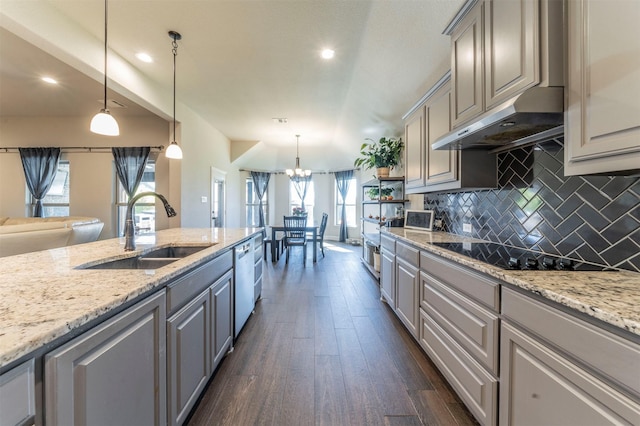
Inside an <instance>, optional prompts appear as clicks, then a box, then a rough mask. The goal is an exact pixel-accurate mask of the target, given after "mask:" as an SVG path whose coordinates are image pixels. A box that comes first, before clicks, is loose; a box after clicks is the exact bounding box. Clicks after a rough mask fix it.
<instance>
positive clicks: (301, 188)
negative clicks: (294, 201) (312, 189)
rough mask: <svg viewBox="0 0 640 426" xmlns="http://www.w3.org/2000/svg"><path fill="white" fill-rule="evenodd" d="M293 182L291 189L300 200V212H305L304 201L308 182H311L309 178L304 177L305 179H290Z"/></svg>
mask: <svg viewBox="0 0 640 426" xmlns="http://www.w3.org/2000/svg"><path fill="white" fill-rule="evenodd" d="M291 180H292V181H293V187H294V188H295V190H296V194H298V197H300V199H301V200H302V206H301V207H302V210H305V208H304V199H305V198H306V197H307V188H309V182H311V176H310V175H309V176H305V177H295V178H292V179H291Z"/></svg>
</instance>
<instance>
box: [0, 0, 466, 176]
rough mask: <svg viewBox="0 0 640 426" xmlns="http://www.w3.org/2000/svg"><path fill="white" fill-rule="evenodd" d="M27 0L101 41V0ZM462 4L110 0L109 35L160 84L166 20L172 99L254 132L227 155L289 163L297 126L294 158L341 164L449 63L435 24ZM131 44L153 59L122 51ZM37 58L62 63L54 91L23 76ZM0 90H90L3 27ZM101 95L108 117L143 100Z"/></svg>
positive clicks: (44, 104)
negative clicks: (239, 152)
mask: <svg viewBox="0 0 640 426" xmlns="http://www.w3.org/2000/svg"><path fill="white" fill-rule="evenodd" d="M7 1H12V0H0V5H1V4H2V3H3V2H7ZM40 1H43V2H46V3H48V4H50V5H53V6H54V7H55V8H57V9H58V10H59V11H60V12H61V13H62V14H63V15H66V16H67V17H68V19H70V20H71V21H74V22H75V23H77V24H78V25H79V26H80V27H81V28H83V29H84V31H86V32H87V33H89V34H91V35H93V37H95V38H96V39H99V40H103V37H104V35H103V30H104V24H103V12H104V9H103V8H104V3H103V1H102V0H40ZM463 3H464V0H418V1H409V0H373V1H371V0H366V1H365V0H340V1H327V0H313V1H306V0H288V1H269V0H263V1H243V0H234V1H218V0H136V1H131V0H110V1H109V47H110V49H112V50H113V51H114V52H116V53H117V54H118V55H119V56H121V57H122V58H124V59H125V60H126V61H128V62H129V63H131V64H132V65H133V66H135V67H136V68H138V69H139V70H140V71H141V72H142V73H143V74H145V75H147V76H148V77H149V78H150V79H151V80H153V81H156V82H157V83H158V84H159V85H161V87H166V88H167V91H168V92H169V93H171V88H172V61H173V56H172V54H171V39H170V38H169V36H168V35H167V31H168V30H175V31H178V32H180V33H181V34H182V36H183V39H182V40H181V41H180V42H179V48H178V57H177V94H178V98H179V101H181V102H182V103H184V104H186V105H189V106H190V107H191V108H192V109H193V110H194V111H196V112H197V113H198V114H199V115H201V116H202V117H203V118H204V119H205V120H207V121H208V122H210V123H211V125H213V126H214V127H216V128H217V129H218V130H220V131H221V132H222V133H223V134H224V135H225V136H227V137H228V138H229V139H230V140H231V141H232V143H240V142H241V141H253V142H259V143H258V144H256V146H255V147H254V148H253V149H252V150H250V151H249V152H248V153H247V154H246V155H243V156H241V157H240V158H238V160H237V161H236V163H235V164H237V165H238V167H241V168H250V169H259V170H281V169H284V168H287V167H291V166H292V163H293V160H294V157H295V134H300V135H301V137H300V158H301V163H302V166H303V167H304V168H311V169H313V170H338V169H341V168H347V167H350V166H351V165H352V163H353V159H354V158H355V156H356V155H357V152H358V148H359V146H360V145H361V144H362V142H363V141H364V139H365V138H366V137H371V138H374V139H377V138H379V137H381V136H399V135H401V134H402V131H403V125H402V118H401V117H402V115H403V114H404V113H406V112H407V111H408V110H409V108H410V107H411V106H412V105H413V104H414V103H415V102H416V101H417V100H418V99H419V98H420V97H421V96H422V95H423V94H424V92H426V90H427V89H428V88H429V87H430V86H431V85H432V84H433V83H435V82H436V81H437V80H438V79H439V78H440V77H441V75H442V74H444V72H445V71H446V70H448V69H449V48H450V45H449V38H448V37H447V36H444V35H442V34H441V32H442V30H443V29H444V27H445V26H446V24H447V23H448V22H449V20H450V19H451V18H452V17H453V15H454V14H455V12H456V11H457V10H458V9H459V8H460V7H461V5H462V4H463ZM324 47H330V48H332V49H334V50H335V51H336V56H335V58H334V59H333V60H331V61H325V60H323V59H321V58H320V51H321V49H322V48H324ZM139 51H145V52H147V53H149V54H150V55H151V56H152V57H153V58H154V63H152V64H145V63H142V62H140V61H139V60H138V59H136V58H135V54H136V53H138V52H139ZM47 69H52V70H53V71H51V73H53V74H54V75H55V74H56V73H57V75H60V76H62V77H61V78H62V79H63V80H64V83H65V84H63V85H62V86H63V87H64V88H65V90H64V94H63V96H61V95H60V93H59V92H54V91H53V90H52V89H53V88H51V87H45V86H43V85H41V84H34V83H33V79H32V77H33V76H35V75H39V74H40V73H44V72H45V70H47ZM26 77H28V79H27V78H26ZM0 90H1V96H0V115H2V116H8V115H14V116H15V115H49V116H51V115H54V114H53V113H52V111H55V114H59V115H86V114H87V113H86V111H87V110H95V109H96V108H98V107H99V104H98V99H100V98H101V91H100V90H101V85H100V83H99V82H96V81H95V79H93V78H89V77H87V76H85V75H83V74H81V73H79V72H77V71H75V70H73V69H70V68H69V67H68V66H67V65H66V64H64V63H63V62H61V61H59V60H56V59H55V58H54V57H53V56H51V55H48V54H46V53H44V52H42V51H39V49H37V48H35V47H34V46H31V45H29V44H28V43H26V42H24V41H23V40H21V39H19V38H17V37H15V36H13V35H12V34H11V33H9V32H7V31H6V30H1V31H0ZM109 97H110V98H113V99H116V100H117V101H119V102H122V103H124V104H126V105H127V106H128V108H126V110H122V109H112V112H113V114H114V115H115V116H117V115H118V114H134V115H140V114H145V113H146V112H145V111H144V110H143V109H142V108H140V107H138V106H136V105H135V104H134V103H133V102H132V101H131V100H128V99H124V98H122V97H120V98H119V97H118V94H112V93H111V92H110V96H109ZM274 117H286V118H287V119H288V124H284V125H282V124H276V123H274V122H273V120H272V118H274ZM178 120H179V117H178ZM245 145H247V144H245ZM248 145H250V144H248Z"/></svg>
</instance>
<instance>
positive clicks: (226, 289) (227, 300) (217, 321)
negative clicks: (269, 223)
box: [209, 256, 262, 372]
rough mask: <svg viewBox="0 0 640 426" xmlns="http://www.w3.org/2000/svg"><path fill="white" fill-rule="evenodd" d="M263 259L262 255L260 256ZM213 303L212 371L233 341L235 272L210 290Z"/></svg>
mask: <svg viewBox="0 0 640 426" xmlns="http://www.w3.org/2000/svg"><path fill="white" fill-rule="evenodd" d="M260 259H262V256H261V257H260ZM209 294H210V303H211V315H210V318H211V321H212V323H211V325H210V328H211V332H212V335H211V351H210V353H211V357H212V359H211V371H212V372H213V371H215V369H216V367H217V366H218V364H220V361H222V358H223V357H224V355H225V354H226V353H227V351H229V350H230V348H231V345H232V343H233V272H232V271H229V272H227V273H226V274H224V275H223V276H222V277H220V279H218V281H216V282H215V284H213V285H212V286H211V289H210V290H209Z"/></svg>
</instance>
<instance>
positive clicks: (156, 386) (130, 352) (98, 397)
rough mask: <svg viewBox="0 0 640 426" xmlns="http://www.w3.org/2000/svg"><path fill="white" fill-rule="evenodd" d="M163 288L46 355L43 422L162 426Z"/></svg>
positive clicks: (164, 340)
mask: <svg viewBox="0 0 640 426" xmlns="http://www.w3.org/2000/svg"><path fill="white" fill-rule="evenodd" d="M165 307H166V300H165V291H164V290H162V291H160V292H158V293H156V294H154V295H153V296H150V297H148V298H146V299H144V300H143V301H141V302H139V303H137V304H135V305H134V306H132V307H130V308H128V309H127V310H125V311H123V312H122V313H120V314H118V315H116V316H115V317H113V318H111V319H109V320H107V321H105V322H104V323H102V324H100V325H99V326H97V327H95V328H93V329H91V330H89V331H87V332H85V333H83V334H81V335H79V336H78V337H76V338H74V339H73V340H71V341H69V342H68V343H66V344H64V345H63V346H61V347H59V348H58V349H56V350H54V351H52V352H50V353H49V354H47V355H46V356H45V365H44V373H45V404H46V412H45V422H46V424H47V425H65V426H66V425H73V424H87V425H95V424H122V425H124V424H140V425H143V424H144V425H164V424H166V405H165V404H166V360H165V351H166V311H165Z"/></svg>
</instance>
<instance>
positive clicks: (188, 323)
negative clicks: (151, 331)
mask: <svg viewBox="0 0 640 426" xmlns="http://www.w3.org/2000/svg"><path fill="white" fill-rule="evenodd" d="M209 336H210V332H209V292H208V291H205V292H203V293H202V294H200V296H198V297H196V298H195V299H194V300H193V301H191V302H190V303H189V304H188V305H187V306H185V307H184V308H182V309H181V310H180V311H178V312H177V313H176V314H175V315H173V316H172V317H171V318H169V319H168V320H167V355H168V356H167V370H168V373H167V376H168V386H167V389H168V395H167V397H168V398H167V399H168V404H167V405H168V407H167V408H168V417H169V424H170V425H179V424H182V423H183V422H184V420H185V419H186V417H187V415H188V414H189V411H190V410H191V408H192V407H193V405H194V404H195V402H196V400H197V399H198V396H199V395H200V392H201V391H202V389H203V388H204V386H205V385H206V384H207V379H208V378H209V374H210V373H211V367H210V356H209V350H210V344H209V338H210V337H209Z"/></svg>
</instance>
